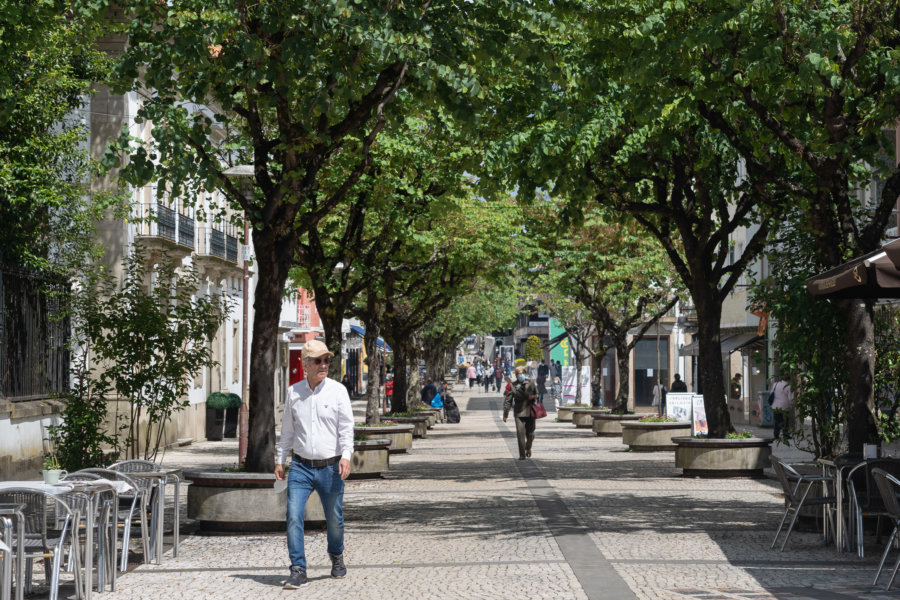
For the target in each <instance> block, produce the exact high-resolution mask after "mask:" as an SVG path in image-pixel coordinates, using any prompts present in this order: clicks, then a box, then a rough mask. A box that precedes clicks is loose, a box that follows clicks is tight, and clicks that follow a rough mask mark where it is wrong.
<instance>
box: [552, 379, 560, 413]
mask: <svg viewBox="0 0 900 600" xmlns="http://www.w3.org/2000/svg"><path fill="white" fill-rule="evenodd" d="M550 400H551V401H552V403H553V410H554V411H556V410H559V407H560V405H562V382H561V381H560V379H559V377H554V378H553V383H552V384H550Z"/></svg>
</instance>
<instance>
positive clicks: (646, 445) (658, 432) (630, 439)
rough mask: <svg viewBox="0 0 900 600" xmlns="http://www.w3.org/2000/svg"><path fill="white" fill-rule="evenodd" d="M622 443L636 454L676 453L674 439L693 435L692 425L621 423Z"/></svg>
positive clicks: (680, 422)
mask: <svg viewBox="0 0 900 600" xmlns="http://www.w3.org/2000/svg"><path fill="white" fill-rule="evenodd" d="M619 425H620V426H621V427H622V443H623V444H625V445H626V446H628V447H629V448H630V449H631V450H634V451H636V452H659V451H671V452H674V451H675V448H677V446H676V445H675V443H674V442H672V438H673V437H683V436H689V435H691V424H690V423H688V422H687V421H678V422H677V423H653V422H642V421H621V422H620V423H619Z"/></svg>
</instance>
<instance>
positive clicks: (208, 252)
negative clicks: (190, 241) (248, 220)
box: [197, 224, 238, 264]
mask: <svg viewBox="0 0 900 600" xmlns="http://www.w3.org/2000/svg"><path fill="white" fill-rule="evenodd" d="M235 233H236V227H235V226H234V225H231V224H226V225H222V224H216V225H212V226H210V225H206V226H203V227H200V228H199V230H198V236H197V255H198V256H217V257H219V258H221V259H223V260H226V261H228V262H231V263H235V264H236V263H237V262H238V243H237V238H236V237H235V235H234V234H235Z"/></svg>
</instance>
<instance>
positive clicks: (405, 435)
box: [353, 423, 415, 454]
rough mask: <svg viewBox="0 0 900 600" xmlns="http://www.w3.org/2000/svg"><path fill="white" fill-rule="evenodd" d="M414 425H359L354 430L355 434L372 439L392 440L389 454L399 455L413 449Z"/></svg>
mask: <svg viewBox="0 0 900 600" xmlns="http://www.w3.org/2000/svg"><path fill="white" fill-rule="evenodd" d="M413 429H415V426H413V425H407V424H405V425H400V424H399V423H398V424H397V425H390V426H383V427H365V426H361V425H357V426H356V427H354V428H353V433H355V434H359V435H365V436H368V437H370V438H387V439H389V440H391V445H390V447H389V448H388V452H390V453H391V454H397V453H398V452H406V451H407V450H409V449H410V448H412V440H413Z"/></svg>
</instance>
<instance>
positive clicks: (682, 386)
mask: <svg viewBox="0 0 900 600" xmlns="http://www.w3.org/2000/svg"><path fill="white" fill-rule="evenodd" d="M672 379H674V381H673V382H672V387H670V388H669V391H671V392H672V393H673V394H674V393H676V392H677V393H684V392H687V391H688V390H687V384H686V383H684V382H683V381H682V380H681V375H679V374H678V373H675V375H673V376H672Z"/></svg>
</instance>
